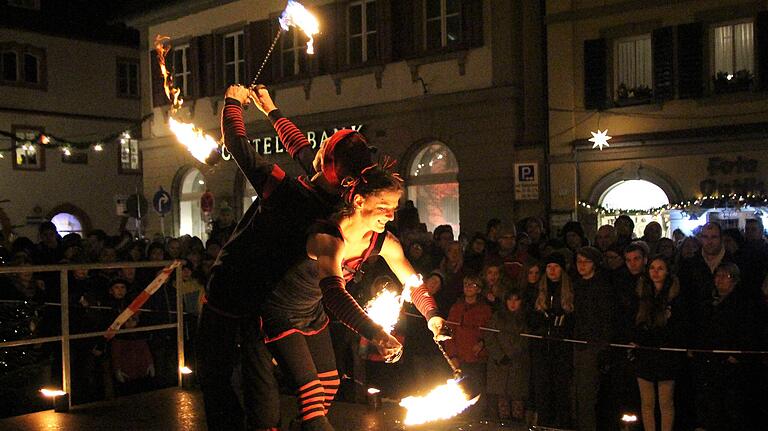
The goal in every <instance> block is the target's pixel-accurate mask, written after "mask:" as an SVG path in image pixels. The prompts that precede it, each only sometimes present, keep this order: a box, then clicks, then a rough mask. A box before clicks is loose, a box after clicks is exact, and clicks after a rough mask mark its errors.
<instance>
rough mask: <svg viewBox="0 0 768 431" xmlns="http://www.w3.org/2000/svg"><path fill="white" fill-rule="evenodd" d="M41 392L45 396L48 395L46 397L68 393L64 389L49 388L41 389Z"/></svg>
mask: <svg viewBox="0 0 768 431" xmlns="http://www.w3.org/2000/svg"><path fill="white" fill-rule="evenodd" d="M40 393H41V394H43V396H46V397H58V396H60V395H66V394H67V393H66V392H64V391H62V390H59V389H48V388H43V389H40Z"/></svg>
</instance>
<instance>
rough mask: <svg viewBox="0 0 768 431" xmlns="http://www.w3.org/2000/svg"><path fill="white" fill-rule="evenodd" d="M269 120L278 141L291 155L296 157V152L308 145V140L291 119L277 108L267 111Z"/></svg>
mask: <svg viewBox="0 0 768 431" xmlns="http://www.w3.org/2000/svg"><path fill="white" fill-rule="evenodd" d="M269 120H270V121H271V122H272V126H273V127H274V128H275V131H276V132H277V136H278V137H279V138H280V143H281V144H283V146H284V147H285V150H286V151H287V152H288V154H290V155H291V157H296V153H298V152H299V150H301V149H302V148H304V147H309V146H310V144H309V141H308V140H307V138H306V137H305V136H304V134H303V133H301V130H299V128H298V127H296V125H295V124H293V122H291V120H289V119H287V118H285V117H283V114H282V113H281V112H280V110H279V109H275V110H273V111H272V112H270V113H269Z"/></svg>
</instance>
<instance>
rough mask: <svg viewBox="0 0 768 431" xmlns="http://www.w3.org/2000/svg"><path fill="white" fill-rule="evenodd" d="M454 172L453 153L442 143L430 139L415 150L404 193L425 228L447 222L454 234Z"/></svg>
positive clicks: (456, 217)
mask: <svg viewBox="0 0 768 431" xmlns="http://www.w3.org/2000/svg"><path fill="white" fill-rule="evenodd" d="M458 173H459V164H458V162H457V161H456V156H454V154H453V152H452V151H451V149H450V148H448V146H447V145H445V144H444V143H442V142H439V141H432V142H429V143H427V144H426V145H424V146H423V147H421V148H420V149H419V150H418V151H417V152H416V156H415V157H414V158H413V160H412V162H411V164H410V166H409V169H408V178H407V182H406V184H407V193H408V199H410V200H412V201H413V203H414V205H415V206H416V208H417V209H418V210H419V218H420V219H421V222H422V223H426V225H427V229H428V230H429V231H433V230H434V229H435V227H436V226H439V225H442V224H448V225H451V226H452V227H453V232H454V233H455V234H456V235H458V233H459V220H460V219H459V181H458Z"/></svg>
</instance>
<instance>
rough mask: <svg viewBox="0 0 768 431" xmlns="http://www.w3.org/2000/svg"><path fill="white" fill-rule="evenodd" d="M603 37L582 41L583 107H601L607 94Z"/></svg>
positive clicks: (605, 56) (605, 54)
mask: <svg viewBox="0 0 768 431" xmlns="http://www.w3.org/2000/svg"><path fill="white" fill-rule="evenodd" d="M607 61H608V60H607V47H606V43H605V39H592V40H585V41H584V107H585V108H586V109H598V110H599V109H603V108H605V106H606V101H607V96H608V86H607V85H608V84H607V79H606V78H607V70H608V63H607Z"/></svg>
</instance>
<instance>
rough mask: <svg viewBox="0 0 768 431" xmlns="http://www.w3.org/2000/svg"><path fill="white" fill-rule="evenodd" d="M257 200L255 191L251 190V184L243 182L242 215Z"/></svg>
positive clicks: (257, 196)
mask: <svg viewBox="0 0 768 431" xmlns="http://www.w3.org/2000/svg"><path fill="white" fill-rule="evenodd" d="M258 198H259V195H257V194H256V189H254V188H253V186H252V185H251V182H250V181H248V180H245V181H244V182H243V213H245V212H246V211H248V207H249V206H251V204H252V203H254V202H255V201H256V199H258Z"/></svg>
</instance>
